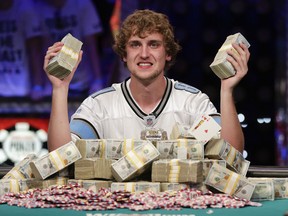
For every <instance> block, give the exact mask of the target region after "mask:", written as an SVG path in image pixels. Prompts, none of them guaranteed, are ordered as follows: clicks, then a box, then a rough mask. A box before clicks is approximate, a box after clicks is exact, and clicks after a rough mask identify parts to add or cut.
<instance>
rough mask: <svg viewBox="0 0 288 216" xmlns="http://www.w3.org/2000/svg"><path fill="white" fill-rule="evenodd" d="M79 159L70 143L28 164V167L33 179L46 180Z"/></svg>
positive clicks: (79, 156) (73, 145)
mask: <svg viewBox="0 0 288 216" xmlns="http://www.w3.org/2000/svg"><path fill="white" fill-rule="evenodd" d="M79 159H81V154H80V152H79V150H78V148H77V147H76V145H75V144H74V143H73V142H72V141H71V142H69V143H67V144H65V145H63V146H61V147H59V148H57V149H55V150H54V151H51V152H49V153H48V154H46V155H44V156H42V157H40V158H38V159H36V160H34V161H32V162H30V166H31V169H32V173H33V175H34V176H35V178H37V179H46V178H48V177H49V176H51V175H53V174H54V173H56V172H58V171H60V170H63V169H64V168H65V167H68V166H69V165H70V164H72V163H74V162H75V161H77V160H79Z"/></svg>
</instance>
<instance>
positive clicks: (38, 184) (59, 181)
mask: <svg viewBox="0 0 288 216" xmlns="http://www.w3.org/2000/svg"><path fill="white" fill-rule="evenodd" d="M67 180H68V178H65V177H56V178H51V179H47V180H39V179H23V180H19V186H20V191H27V190H29V189H33V188H40V189H42V188H48V187H50V186H52V185H66V184H67Z"/></svg>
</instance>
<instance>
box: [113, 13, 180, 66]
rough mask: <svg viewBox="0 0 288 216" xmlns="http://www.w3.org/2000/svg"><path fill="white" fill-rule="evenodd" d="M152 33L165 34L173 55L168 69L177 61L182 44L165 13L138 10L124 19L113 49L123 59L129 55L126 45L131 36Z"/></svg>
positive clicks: (167, 46) (165, 45)
mask: <svg viewBox="0 0 288 216" xmlns="http://www.w3.org/2000/svg"><path fill="white" fill-rule="evenodd" d="M150 33H160V34H161V35H163V42H164V47H165V50H166V53H167V55H169V56H171V61H168V62H166V64H165V70H167V69H169V68H170V67H171V66H172V65H173V64H174V63H175V60H176V56H177V53H178V52H179V51H180V50H181V46H180V45H179V44H178V43H177V42H176V40H175V38H174V30H173V27H172V26H171V24H170V23H169V20H168V17H167V16H166V15H164V14H161V13H157V12H154V11H152V10H148V9H145V10H136V11H135V12H134V13H133V14H131V15H129V16H128V17H127V18H126V19H125V20H124V22H123V24H122V26H121V28H120V30H119V33H118V34H117V35H116V36H115V41H114V45H113V49H114V51H115V52H116V53H117V54H118V55H119V56H120V58H121V59H122V60H123V58H124V57H126V55H127V52H126V45H127V42H128V40H129V38H130V37H131V36H133V35H137V36H139V37H140V38H145V37H146V36H147V34H150ZM124 64H125V63H124ZM125 66H126V64H125Z"/></svg>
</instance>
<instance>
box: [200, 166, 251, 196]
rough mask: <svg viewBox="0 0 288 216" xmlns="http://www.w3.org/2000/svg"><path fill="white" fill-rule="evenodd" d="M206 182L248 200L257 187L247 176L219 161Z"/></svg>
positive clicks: (219, 189) (212, 168) (224, 191)
mask: <svg viewBox="0 0 288 216" xmlns="http://www.w3.org/2000/svg"><path fill="white" fill-rule="evenodd" d="M204 183H205V184H206V185H209V186H210V187H212V188H215V189H217V190H218V191H221V192H223V193H226V194H228V195H231V196H236V197H238V198H242V199H246V200H250V199H251V197H252V194H253V192H254V189H255V184H253V183H252V182H250V181H249V180H248V179H247V178H245V177H244V176H242V175H240V174H238V173H235V172H233V171H231V170H229V169H227V168H225V167H223V166H220V165H219V164H217V163H214V164H213V166H212V167H211V169H210V171H209V173H208V176H207V178H206V179H205V181H204Z"/></svg>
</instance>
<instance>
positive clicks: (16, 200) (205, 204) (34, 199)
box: [0, 184, 262, 212]
mask: <svg viewBox="0 0 288 216" xmlns="http://www.w3.org/2000/svg"><path fill="white" fill-rule="evenodd" d="M0 203H1V204H5V203H6V204H8V205H14V206H19V207H20V206H21V207H25V208H61V209H71V210H76V211H92V210H99V211H104V210H113V209H117V208H120V209H121V208H127V209H130V210H133V211H144V210H151V209H159V208H160V209H165V210H181V209H182V208H191V209H209V210H211V209H213V208H242V207H244V206H254V207H259V206H261V205H262V204H261V203H257V202H252V201H248V200H245V199H240V198H235V197H232V196H229V195H226V194H220V193H219V194H213V193H212V192H209V193H202V192H201V191H199V190H196V189H193V188H191V189H187V188H186V189H183V190H180V191H177V192H169V191H166V192H161V193H154V192H151V191H149V192H142V193H137V194H135V193H134V194H133V193H130V192H127V191H113V192H112V191H111V190H110V189H107V188H100V189H99V191H98V192H97V193H95V192H93V191H90V190H86V189H84V188H82V187H81V186H80V185H79V184H78V185H77V184H70V185H61V186H57V185H55V186H50V187H49V188H44V189H39V188H37V189H30V190H28V191H26V192H20V193H6V194H4V195H2V196H0ZM209 212H211V211H209ZM212 212H213V211H212Z"/></svg>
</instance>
